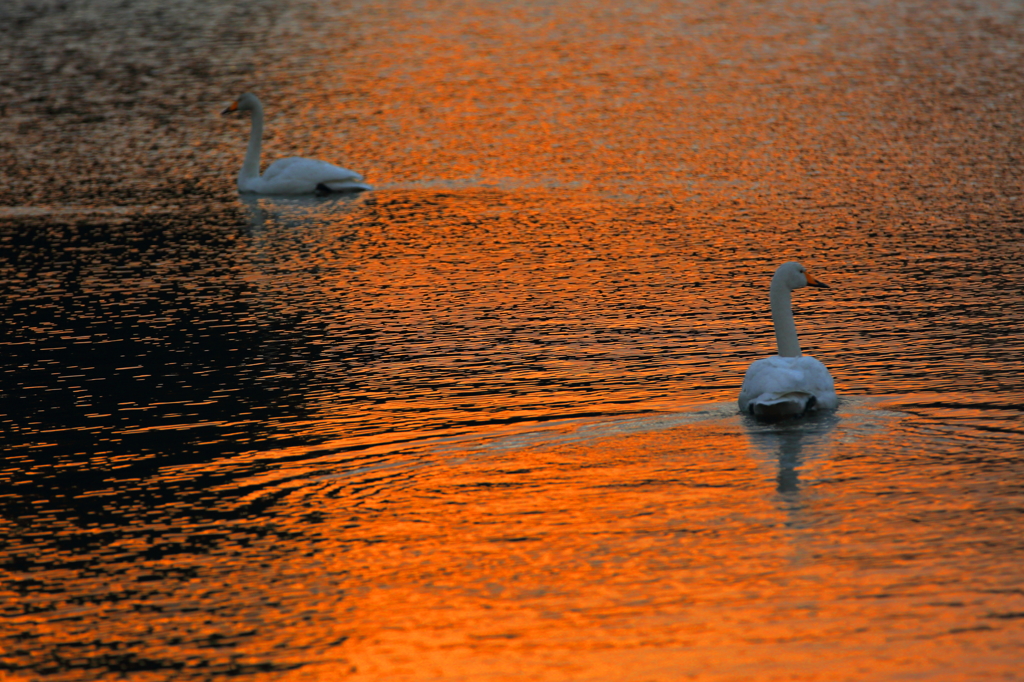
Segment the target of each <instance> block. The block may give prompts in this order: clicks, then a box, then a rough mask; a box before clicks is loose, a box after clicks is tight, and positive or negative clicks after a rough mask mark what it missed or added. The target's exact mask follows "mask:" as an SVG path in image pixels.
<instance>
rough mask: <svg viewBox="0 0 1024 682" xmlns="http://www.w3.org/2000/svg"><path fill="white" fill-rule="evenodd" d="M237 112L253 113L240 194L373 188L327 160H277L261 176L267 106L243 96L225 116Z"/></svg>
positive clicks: (350, 190) (250, 95)
mask: <svg viewBox="0 0 1024 682" xmlns="http://www.w3.org/2000/svg"><path fill="white" fill-rule="evenodd" d="M236 111H251V112H252V129H251V130H250V131H249V147H248V149H246V150H245V161H243V162H242V170H241V171H239V172H238V191H239V192H242V193H243V194H312V193H314V192H317V191H320V192H325V191H326V192H354V191H363V190H368V189H372V188H371V187H370V186H369V185H366V184H363V176H362V175H360V174H359V173H356V172H355V171H350V170H349V169H347V168H341V167H340V166H335V165H333V164H330V163H327V162H326V161H317V160H315V159H303V158H302V157H299V156H292V157H290V158H287V159H281V160H279V161H275V162H274V163H272V164H270V166H268V167H267V170H265V171H263V175H260V148H261V147H262V146H263V105H262V104H261V103H260V98H259V97H257V96H256V95H254V94H252V93H251V92H247V93H245V94H244V95H242V96H241V97H239V98H238V99H237V100H236V101H235V102H234V103H233V104H232V105H231V106H229V107H228V108H227V109H225V110H224V111H223V112H221V115H226V114H230V113H232V112H236Z"/></svg>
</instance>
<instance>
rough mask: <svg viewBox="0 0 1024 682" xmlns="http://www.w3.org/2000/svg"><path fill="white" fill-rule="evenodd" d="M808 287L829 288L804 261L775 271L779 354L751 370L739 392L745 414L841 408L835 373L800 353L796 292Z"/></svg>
mask: <svg viewBox="0 0 1024 682" xmlns="http://www.w3.org/2000/svg"><path fill="white" fill-rule="evenodd" d="M805 286H812V287H823V288H826V289H827V288H828V285H827V284H824V283H822V282H819V281H818V280H816V279H814V277H812V276H811V275H810V274H808V272H807V270H806V269H804V266H802V265H800V264H799V263H795V262H789V263H783V264H782V265H780V266H779V269H778V270H776V271H775V276H774V277H772V286H771V296H770V298H771V305H772V322H773V323H774V324H775V341H776V343H778V346H779V354H778V355H776V356H773V357H770V358H763V359H761V360H758V361H756V362H754V363H753V364H752V365H750V368H749V369H747V374H746V376H745V377H743V387H742V388H741V389H740V411H742V412H749V413H751V414H753V415H754V416H755V417H760V418H762V419H785V418H786V417H798V416H800V415H802V414H805V413H807V412H810V411H812V410H816V409H825V410H832V409H835V408H836V407H837V406H838V405H839V398H838V397H836V389H835V385H834V384H833V382H832V375H831V374H829V373H828V370H827V369H826V368H825V365H823V364H821V362H820V361H818V360H816V359H815V358H812V357H811V356H809V355H801V354H800V341H799V340H798V339H797V337H796V324H794V323H793V306H792V302H791V294H792V292H793V289H799V288H800V287H805Z"/></svg>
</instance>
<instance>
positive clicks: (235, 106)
mask: <svg viewBox="0 0 1024 682" xmlns="http://www.w3.org/2000/svg"><path fill="white" fill-rule="evenodd" d="M232 111H238V102H232V103H231V106H230V107H228V108H227V109H225V110H224V111H222V112H220V115H221V116H227V115H228V114H230V113H231V112H232Z"/></svg>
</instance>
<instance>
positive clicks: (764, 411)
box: [748, 391, 818, 421]
mask: <svg viewBox="0 0 1024 682" xmlns="http://www.w3.org/2000/svg"><path fill="white" fill-rule="evenodd" d="M748 407H749V409H750V413H751V414H752V415H754V416H755V417H757V418H758V419H763V420H765V421H778V420H780V419H789V418H791V417H800V416H803V415H805V414H807V413H808V412H813V411H814V410H815V409H817V407H818V399H817V398H816V397H815V396H814V395H813V394H810V393H804V392H800V391H792V392H789V393H781V394H777V395H773V396H762V397H760V398H758V399H756V400H752V401H751V402H750V405H749V406H748Z"/></svg>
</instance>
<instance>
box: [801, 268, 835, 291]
mask: <svg viewBox="0 0 1024 682" xmlns="http://www.w3.org/2000/svg"><path fill="white" fill-rule="evenodd" d="M804 276H805V277H807V286H809V287H821V288H822V289H831V288H832V287H830V286H829V285H827V284H825V283H824V282H822V281H821V280H817V279H814V277H812V276H811V273H809V272H805V273H804Z"/></svg>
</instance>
